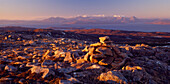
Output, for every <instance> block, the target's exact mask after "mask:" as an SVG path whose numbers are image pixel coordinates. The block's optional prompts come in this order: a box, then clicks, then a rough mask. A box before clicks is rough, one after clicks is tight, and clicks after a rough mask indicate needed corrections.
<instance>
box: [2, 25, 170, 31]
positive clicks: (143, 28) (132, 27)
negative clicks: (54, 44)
mask: <svg viewBox="0 0 170 84" xmlns="http://www.w3.org/2000/svg"><path fill="white" fill-rule="evenodd" d="M0 26H23V27H32V28H47V27H76V28H85V29H91V28H101V29H112V30H126V31H142V32H170V25H155V24H82V25H78V24H67V25H66V24H65V25H60V24H57V25H56V24H50V25H47V24H45V25H42V24H41V25H0Z"/></svg>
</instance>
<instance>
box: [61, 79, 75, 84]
mask: <svg viewBox="0 0 170 84" xmlns="http://www.w3.org/2000/svg"><path fill="white" fill-rule="evenodd" d="M59 84H73V83H72V82H71V81H69V80H60V81H59Z"/></svg>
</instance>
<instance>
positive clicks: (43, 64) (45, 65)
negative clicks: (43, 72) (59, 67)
mask: <svg viewBox="0 0 170 84" xmlns="http://www.w3.org/2000/svg"><path fill="white" fill-rule="evenodd" d="M54 64H55V63H54V62H53V61H52V60H44V61H43V62H42V63H41V67H48V66H50V65H54Z"/></svg>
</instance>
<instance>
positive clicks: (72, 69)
mask: <svg viewBox="0 0 170 84" xmlns="http://www.w3.org/2000/svg"><path fill="white" fill-rule="evenodd" d="M58 70H59V71H60V72H63V73H71V72H73V71H76V70H78V69H77V68H74V67H68V68H60V69H58Z"/></svg>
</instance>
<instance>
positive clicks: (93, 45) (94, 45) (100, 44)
mask: <svg viewBox="0 0 170 84" xmlns="http://www.w3.org/2000/svg"><path fill="white" fill-rule="evenodd" d="M90 46H92V47H99V46H102V43H99V42H98V43H94V44H90Z"/></svg>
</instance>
